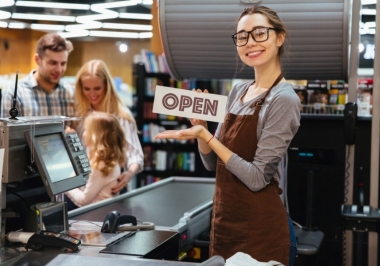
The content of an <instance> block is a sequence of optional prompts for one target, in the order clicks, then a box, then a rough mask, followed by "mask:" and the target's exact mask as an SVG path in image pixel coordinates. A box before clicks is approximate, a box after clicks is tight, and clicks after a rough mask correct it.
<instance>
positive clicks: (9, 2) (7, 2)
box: [0, 0, 15, 7]
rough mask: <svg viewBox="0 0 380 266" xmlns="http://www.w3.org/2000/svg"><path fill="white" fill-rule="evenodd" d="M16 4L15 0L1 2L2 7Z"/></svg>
mask: <svg viewBox="0 0 380 266" xmlns="http://www.w3.org/2000/svg"><path fill="white" fill-rule="evenodd" d="M14 4H15V1H14V0H1V3H0V7H6V6H13V5H14Z"/></svg>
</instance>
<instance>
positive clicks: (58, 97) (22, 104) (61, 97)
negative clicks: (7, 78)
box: [1, 70, 74, 117]
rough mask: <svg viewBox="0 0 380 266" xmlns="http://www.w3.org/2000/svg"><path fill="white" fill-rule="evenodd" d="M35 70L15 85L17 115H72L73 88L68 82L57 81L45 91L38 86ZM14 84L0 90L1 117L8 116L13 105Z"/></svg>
mask: <svg viewBox="0 0 380 266" xmlns="http://www.w3.org/2000/svg"><path fill="white" fill-rule="evenodd" d="M34 72H35V70H33V71H31V72H30V73H29V75H28V76H27V77H25V78H23V79H21V80H19V82H18V85H17V101H16V108H17V109H18V116H47V115H58V116H74V98H73V97H74V89H73V87H72V86H71V85H70V84H67V83H63V82H62V81H59V83H58V84H57V86H56V87H55V88H54V89H53V90H52V91H51V92H50V93H46V92H45V90H43V89H42V88H41V87H39V86H38V84H37V80H36V79H35V77H34V75H33V74H34ZM14 89H15V86H14V84H13V85H12V86H11V87H9V88H7V89H6V90H5V91H3V92H2V99H1V117H9V110H10V109H11V108H12V105H13V95H14Z"/></svg>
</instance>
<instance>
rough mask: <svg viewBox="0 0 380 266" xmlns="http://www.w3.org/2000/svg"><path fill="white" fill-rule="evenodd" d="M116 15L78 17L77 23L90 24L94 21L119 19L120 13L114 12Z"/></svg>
mask: <svg viewBox="0 0 380 266" xmlns="http://www.w3.org/2000/svg"><path fill="white" fill-rule="evenodd" d="M114 13H115V14H97V15H86V16H78V17H77V19H76V21H77V22H79V23H88V22H92V21H94V20H101V19H111V18H117V17H118V13H117V12H114Z"/></svg>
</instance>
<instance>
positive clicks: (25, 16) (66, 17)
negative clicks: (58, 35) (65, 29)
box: [12, 13, 75, 22]
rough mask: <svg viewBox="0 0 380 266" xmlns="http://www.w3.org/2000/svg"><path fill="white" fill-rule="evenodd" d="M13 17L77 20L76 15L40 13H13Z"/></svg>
mask: <svg viewBox="0 0 380 266" xmlns="http://www.w3.org/2000/svg"><path fill="white" fill-rule="evenodd" d="M12 18H15V19H30V20H51V21H65V22H75V17H74V16H58V15H39V14H24V13H13V14H12Z"/></svg>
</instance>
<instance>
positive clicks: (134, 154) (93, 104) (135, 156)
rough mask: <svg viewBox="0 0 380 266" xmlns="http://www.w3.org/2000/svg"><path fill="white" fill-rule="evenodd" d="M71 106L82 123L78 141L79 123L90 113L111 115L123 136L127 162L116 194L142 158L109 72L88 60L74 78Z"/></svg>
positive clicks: (140, 166) (101, 64)
mask: <svg viewBox="0 0 380 266" xmlns="http://www.w3.org/2000/svg"><path fill="white" fill-rule="evenodd" d="M74 103H75V112H76V115H77V116H79V117H83V119H82V123H80V124H79V125H77V127H76V128H75V129H76V131H77V132H78V134H79V136H80V137H82V134H83V122H84V121H86V118H87V116H88V115H89V114H90V113H92V112H94V111H100V112H105V113H109V114H113V115H115V116H116V117H117V118H118V120H119V123H120V125H121V127H122V128H123V130H124V132H125V141H126V142H127V147H128V148H127V151H126V157H127V160H126V163H125V165H124V166H123V168H124V172H123V174H122V175H121V176H120V177H119V183H118V184H117V185H116V186H115V187H114V190H113V191H114V193H118V192H119V191H120V190H121V189H123V188H124V187H125V185H126V184H127V183H128V182H129V181H130V180H131V179H132V177H133V176H134V175H135V174H136V173H139V172H140V171H141V170H142V169H143V160H144V155H143V151H142V148H141V143H140V140H139V138H138V135H137V127H136V122H135V119H134V118H133V116H132V114H131V112H130V110H129V109H128V108H127V107H126V106H123V104H122V101H121V100H120V98H119V96H118V95H117V92H116V88H115V84H114V82H113V78H112V76H111V74H110V71H109V70H108V67H107V65H106V64H105V63H104V62H103V61H101V60H91V61H88V62H87V63H85V64H84V65H83V66H82V67H81V69H80V70H79V72H78V74H77V78H76V84H75V92H74Z"/></svg>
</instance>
